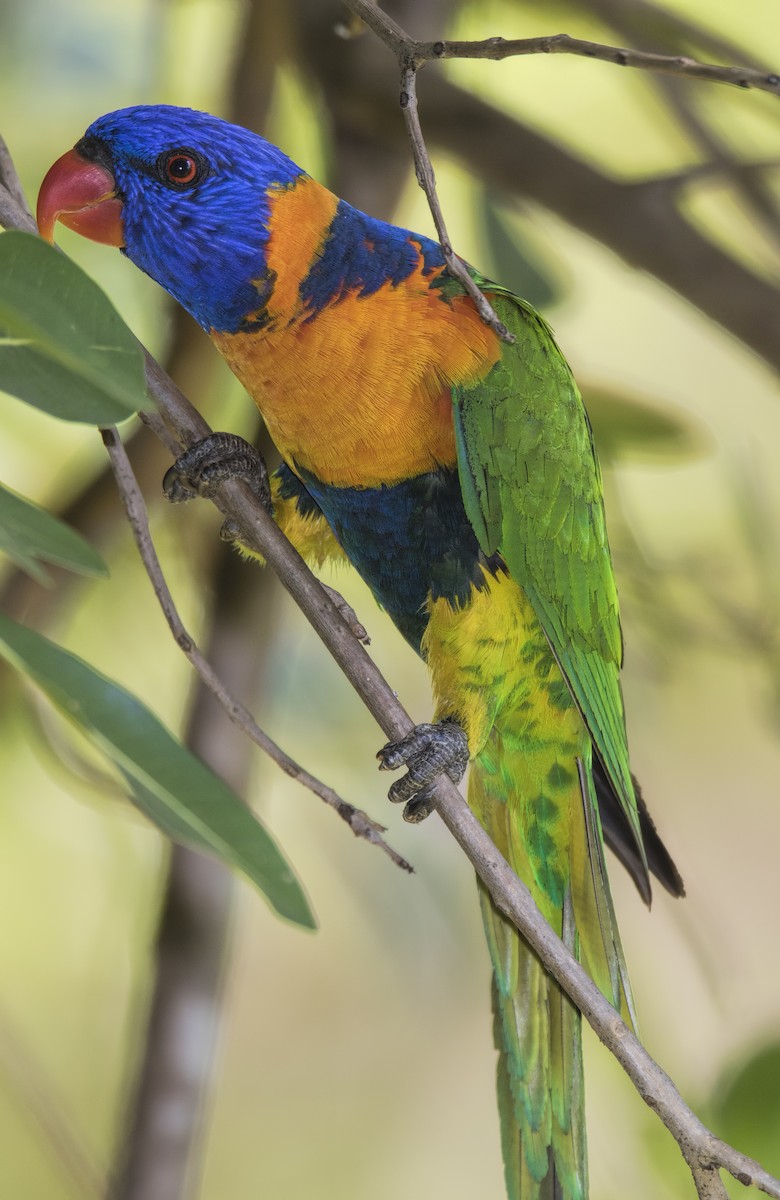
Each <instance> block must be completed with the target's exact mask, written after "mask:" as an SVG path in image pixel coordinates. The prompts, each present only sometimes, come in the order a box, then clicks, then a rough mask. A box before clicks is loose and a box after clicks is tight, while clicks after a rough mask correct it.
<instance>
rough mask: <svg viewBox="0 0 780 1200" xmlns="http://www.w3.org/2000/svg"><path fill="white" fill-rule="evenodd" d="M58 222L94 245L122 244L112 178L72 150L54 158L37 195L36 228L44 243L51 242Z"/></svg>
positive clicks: (117, 204)
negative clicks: (53, 162)
mask: <svg viewBox="0 0 780 1200" xmlns="http://www.w3.org/2000/svg"><path fill="white" fill-rule="evenodd" d="M57 221H62V223H63V225H67V226H68V228H69V229H75V230H76V233H80V234H82V235H83V236H84V237H87V238H91V239H92V241H93V242H103V243H105V244H106V245H107V246H124V244H125V235H124V229H123V226H122V201H121V200H120V199H119V198H118V196H117V194H116V182H115V180H114V176H113V175H112V174H111V172H110V171H109V170H107V168H106V167H103V166H101V165H100V163H96V162H90V161H89V160H88V159H86V158H82V157H81V155H80V154H78V153H77V151H75V150H69V151H68V153H67V154H63V156H62V158H58V159H57V161H56V163H55V164H54V166H53V167H51V168H50V169H49V172H48V174H47V175H46V178H45V179H44V181H43V183H42V184H41V190H40V193H39V195H38V228H39V230H40V232H41V237H43V238H45V239H46V241H47V242H53V241H54V226H55V225H56V223H57Z"/></svg>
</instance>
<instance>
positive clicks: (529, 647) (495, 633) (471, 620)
mask: <svg viewBox="0 0 780 1200" xmlns="http://www.w3.org/2000/svg"><path fill="white" fill-rule="evenodd" d="M429 608H430V621H429V623H428V628H427V630H426V632H425V636H424V639H423V653H424V655H425V657H426V659H427V662H428V666H429V667H430V670H431V676H432V683H433V691H434V697H435V700H436V715H437V719H441V717H443V716H446V715H448V714H450V715H452V714H457V715H458V719H459V720H460V721H461V722H462V724H463V726H464V728H465V730H466V733H467V736H468V739H469V749H470V752H471V755H472V757H475V756H476V755H478V754H479V753H480V751H481V750H482V749H483V747H484V745H485V742H486V740H487V738H488V736H489V734H490V732H491V730H492V729H493V726H494V725H495V724H496V721H497V719H498V715H499V713H500V712H504V711H506V712H507V713H515V712H519V713H522V714H525V715H524V716H523V717H522V720H523V721H524V722H525V724H526V725H528V727H529V728H530V726H531V724H535V723H537V722H541V721H543V719H544V718H545V717H550V716H552V717H553V719H552V722H551V724H552V727H553V728H555V729H556V730H557V731H558V733H559V736H560V738H561V739H562V740H567V739H568V738H569V737H571V738H573V739H574V740H576V738H577V737H578V736H579V733H580V731H581V730H582V728H583V725H582V720H581V718H580V716H579V714H578V713H577V711H576V709H575V708H574V706H573V702H572V701H571V699H570V697H569V694H568V689H567V688H566V686H565V684H564V682H563V677H562V675H561V672H560V668H559V667H558V665H557V663H556V662H555V659H554V658H553V655H552V653H551V651H550V648H549V645H548V643H547V639H546V638H545V636H544V633H543V632H542V628H541V626H540V624H539V621H538V618H537V616H536V613H535V612H534V610H533V608H532V607H531V604H530V602H529V600H528V598H527V596H526V594H525V592H524V591H523V589H522V588H521V587H520V585H519V584H518V583H517V582H516V581H515V580H514V579H512V578H510V576H509V575H507V574H505V573H504V572H499V573H498V574H497V575H495V576H494V575H489V574H487V573H484V586H483V587H481V588H480V589H474V590H473V591H472V592H471V594H470V596H469V600H468V603H467V604H465V605H463V606H458V605H456V606H453V605H452V604H451V603H450V601H449V600H447V599H444V598H442V599H438V600H434V601H432V602H431V603H430V606H429ZM551 700H552V702H554V705H555V710H556V711H555V713H554V714H550V713H549V708H550V704H551ZM567 710H570V716H569V717H568V718H567V719H566V720H564V721H562V719H561V718H562V713H564V712H566V711H567Z"/></svg>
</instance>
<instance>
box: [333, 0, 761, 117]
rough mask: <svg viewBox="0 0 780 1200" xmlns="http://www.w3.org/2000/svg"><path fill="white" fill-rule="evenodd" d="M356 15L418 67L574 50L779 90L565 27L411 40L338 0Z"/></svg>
mask: <svg viewBox="0 0 780 1200" xmlns="http://www.w3.org/2000/svg"><path fill="white" fill-rule="evenodd" d="M344 3H345V4H346V6H347V8H349V9H350V10H351V11H352V12H353V13H355V15H356V16H358V17H360V18H361V20H363V21H365V23H366V25H368V26H369V28H370V29H372V30H373V31H374V33H375V34H377V36H378V37H379V38H381V40H382V41H383V42H384V43H385V45H386V46H388V47H389V49H391V50H392V51H393V53H394V54H395V55H396V56H397V57H398V59H399V61H400V62H402V63H403V64H404V65H409V64H411V65H413V66H416V67H421V66H423V65H424V64H425V63H427V62H432V61H441V60H442V59H445V58H486V59H504V58H516V57H519V56H521V55H528V54H576V55H579V56H581V57H583V58H593V59H597V60H598V61H599V62H608V63H614V64H615V65H616V66H619V67H636V68H637V69H639V70H643V71H661V72H665V73H667V74H671V75H683V76H685V77H686V78H688V79H699V80H703V81H704V82H707V83H728V84H731V85H732V86H735V87H741V88H754V89H755V90H757V91H761V92H768V93H769V94H770V95H772V96H780V74H774V73H767V72H766V71H760V70H756V69H755V68H754V67H724V66H719V65H717V64H716V63H704V62H699V61H698V59H695V58H690V57H689V56H688V55H684V54H652V53H648V52H647V51H644V50H630V49H626V48H624V47H622V46H605V45H603V44H602V43H601V42H590V41H587V40H585V39H584V38H575V37H570V36H569V34H568V33H555V34H548V35H546V36H544V37H534V38H511V39H508V38H502V37H491V38H485V39H483V40H482V41H468V42H462V41H444V40H443V39H442V40H438V41H435V42H424V41H417V40H416V39H415V38H412V37H410V36H409V35H408V34H407V33H406V32H405V31H404V30H403V29H402V28H401V27H400V25H398V23H397V22H396V21H393V20H391V18H390V17H388V15H387V13H385V12H383V11H382V9H381V8H379V6H378V5H377V4H375V3H374V2H373V0H344Z"/></svg>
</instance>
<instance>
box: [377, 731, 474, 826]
mask: <svg viewBox="0 0 780 1200" xmlns="http://www.w3.org/2000/svg"><path fill="white" fill-rule="evenodd" d="M377 758H378V759H379V769H380V771H394V770H396V769H397V768H398V767H402V766H406V767H407V768H408V770H407V773H406V774H405V775H403V776H402V777H401V778H400V779H396V781H395V783H393V784H392V786H391V787H390V791H389V792H388V799H389V800H390V801H391V803H392V804H406V808H405V810H404V819H405V820H406V821H410V822H412V823H413V824H414V823H417V822H418V821H423V820H424V819H425V818H426V817H427V816H428V814H429V813H430V812H431V809H432V802H431V798H430V795H429V794H428V793H429V788H430V784H431V783H432V782H433V780H434V779H435V778H436V776H437V775H440V774H441V773H442V772H444V773H445V774H447V775H449V777H450V779H451V780H452V781H453V783H460V781H461V779H462V778H463V775H464V772H465V770H466V767H467V766H468V761H469V747H468V739H467V737H466V734H465V732H464V730H463V728H462V726H461V725H459V724H458V722H457V721H454V720H450V719H448V720H444V721H439V722H437V723H436V724H435V725H416V726H415V727H414V729H413V730H412V732H411V733H409V734H407V736H406V737H405V738H403V739H402V740H401V741H400V742H388V744H387V745H386V746H383V747H382V749H381V750H380V751H379V753H378V754H377Z"/></svg>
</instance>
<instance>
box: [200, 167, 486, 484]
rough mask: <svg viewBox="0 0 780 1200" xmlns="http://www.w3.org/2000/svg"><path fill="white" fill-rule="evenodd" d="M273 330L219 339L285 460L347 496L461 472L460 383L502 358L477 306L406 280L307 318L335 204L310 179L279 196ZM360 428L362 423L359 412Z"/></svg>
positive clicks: (273, 247) (271, 257)
mask: <svg viewBox="0 0 780 1200" xmlns="http://www.w3.org/2000/svg"><path fill="white" fill-rule="evenodd" d="M271 198H272V217H271V235H272V236H271V243H270V246H269V254H268V263H269V267H270V268H271V270H273V271H275V272H276V280H275V282H274V290H273V293H272V295H271V297H270V300H269V307H268V315H269V317H270V324H268V325H267V326H266V327H265V328H264V329H263V330H262V332H261V333H260V334H259V336H258V334H257V332H253V331H248V332H246V333H237V334H227V333H219V332H216V331H212V334H211V336H212V339H213V341H214V343H215V344H216V346H217V348H218V350H219V351H220V353H221V354H222V355H223V356H224V357H225V358H226V359H227V361H228V363H229V365H230V366H231V368H232V370H233V371H234V372H235V374H236V375H237V376H238V377H239V379H240V380H241V382H242V383H243V385H244V387H245V388H246V389H247V391H248V392H249V394H250V396H251V397H252V398H253V400H254V401H255V403H256V404H257V405H258V407H259V408H260V410H261V411H262V413H263V417H264V418H265V421H266V423H267V425H268V429H269V432H270V434H271V437H272V438H273V440H274V442H275V443H276V445H277V447H278V448H279V450H280V451H281V453H282V455H283V456H284V458H285V459H286V461H287V462H288V463H291V464H292V463H295V464H296V465H297V466H298V467H299V468H302V469H303V470H305V471H311V472H312V473H313V474H315V475H316V476H317V478H318V479H320V480H321V481H322V482H323V483H330V484H335V485H337V486H339V487H378V486H380V485H381V484H393V483H397V482H399V481H400V480H402V479H408V478H409V477H410V476H412V475H417V474H420V473H422V472H426V471H431V470H434V469H435V468H436V467H438V466H440V465H448V466H451V465H453V464H454V463H455V457H456V455H455V440H454V432H453V428H452V411H451V410H452V400H451V394H450V388H451V386H452V385H453V384H464V385H468V384H470V383H474V382H476V381H477V380H479V379H481V378H482V377H483V376H484V375H485V374H487V372H488V371H489V370H490V368H491V367H492V365H493V364H494V362H495V361H496V360H497V358H498V357H499V355H500V353H501V343H500V341H499V339H498V338H497V337H496V335H495V334H494V333H493V331H492V330H490V329H489V328H488V327H487V326H486V325H485V324H484V323H483V322H482V321H481V320H480V318H479V316H478V314H477V312H476V309H475V308H474V304H473V302H472V301H471V300H470V299H469V298H468V297H465V296H457V297H455V298H454V299H453V300H452V302H451V303H450V302H447V301H445V300H443V299H442V297H441V294H440V292H439V291H438V290H437V289H434V290H431V286H430V285H431V279H432V276H430V275H429V276H428V277H427V278H424V277H423V275H422V269H423V260H422V255H420V260H419V267H418V269H417V270H416V271H414V272H413V273H412V274H411V275H410V276H409V278H408V279H406V280H404V281H403V282H402V283H400V284H398V285H397V286H395V287H393V286H392V285H391V284H390V283H388V284H387V285H385V286H384V287H382V288H380V289H379V290H378V291H377V292H375V293H374V294H372V295H369V296H362V297H361V296H358V295H357V294H355V293H350V294H349V295H347V296H345V297H344V298H343V299H341V300H339V301H338V302H336V303H332V304H329V305H326V306H325V307H324V308H323V309H322V310H321V311H319V312H318V313H317V314H316V316H314V318H313V319H311V320H306V319H305V318H306V316H307V314H306V313H305V312H304V311H303V308H302V304H301V301H300V298H299V294H298V289H299V286H300V283H301V281H302V280H303V279H304V278H305V277H306V275H307V273H308V271H309V268H310V267H311V264H312V262H314V261H316V258H317V257H318V255H319V254H320V253H321V250H322V246H323V238H324V235H325V232H326V231H327V228H328V224H329V222H330V219H331V218H332V215H333V211H334V205H335V197H334V196H332V195H331V193H330V192H328V191H327V189H325V188H323V187H321V186H320V185H319V184H317V183H315V182H314V181H313V180H311V179H308V178H305V179H304V180H302V181H301V182H300V183H298V184H297V185H296V186H294V187H292V188H289V189H286V190H285V191H279V192H278V193H276V194H274V193H272V197H271ZM357 398H359V407H360V420H355V405H356V403H357V402H358V399H357Z"/></svg>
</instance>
